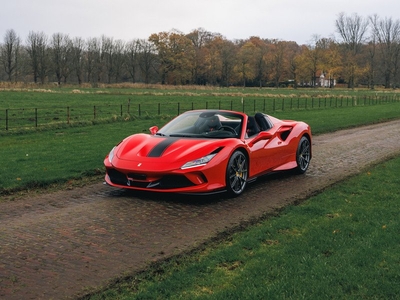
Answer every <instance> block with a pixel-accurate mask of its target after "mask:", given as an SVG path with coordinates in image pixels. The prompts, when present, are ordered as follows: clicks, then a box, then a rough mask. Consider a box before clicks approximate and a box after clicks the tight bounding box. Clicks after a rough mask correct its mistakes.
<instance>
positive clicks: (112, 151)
mask: <svg viewBox="0 0 400 300" xmlns="http://www.w3.org/2000/svg"><path fill="white" fill-rule="evenodd" d="M114 150H115V147H114V148H112V149H111V151H110V153H109V154H108V161H109V162H110V164H111V163H112V160H113V158H114Z"/></svg>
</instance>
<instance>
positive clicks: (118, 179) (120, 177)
mask: <svg viewBox="0 0 400 300" xmlns="http://www.w3.org/2000/svg"><path fill="white" fill-rule="evenodd" d="M107 174H108V176H109V177H110V180H111V182H112V183H115V184H119V185H126V182H127V181H128V179H127V178H126V175H125V174H124V173H122V172H119V171H117V170H115V169H107Z"/></svg>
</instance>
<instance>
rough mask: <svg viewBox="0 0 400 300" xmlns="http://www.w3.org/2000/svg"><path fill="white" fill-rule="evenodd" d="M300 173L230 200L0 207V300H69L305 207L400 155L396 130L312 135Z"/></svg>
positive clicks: (100, 195)
mask: <svg viewBox="0 0 400 300" xmlns="http://www.w3.org/2000/svg"><path fill="white" fill-rule="evenodd" d="M313 147H314V148H313V154H314V157H313V159H312V162H311V167H310V169H309V172H307V174H305V175H302V176H294V175H289V174H287V173H284V174H280V175H274V176H267V177H264V178H262V179H259V180H257V181H256V182H255V183H254V184H251V185H250V186H249V187H248V189H247V190H246V192H245V194H244V195H243V196H241V197H239V198H235V199H226V198H225V196H224V195H218V196H214V197H176V196H168V197H167V196H163V195H158V194H157V195H153V194H136V193H132V192H129V191H123V190H118V189H113V188H111V187H108V186H105V185H103V184H102V183H98V184H94V185H90V186H86V187H84V188H77V189H73V190H69V191H58V192H54V193H48V194H44V195H30V196H26V197H23V198H20V199H16V200H14V201H3V202H0V298H1V299H68V298H76V297H77V296H78V295H83V294H85V293H86V292H88V291H92V290H95V289H96V288H99V287H102V286H105V285H107V284H108V283H109V282H111V281H112V280H115V279H117V278H123V277H124V276H127V275H132V274H134V273H135V272H137V271H139V270H142V269H144V268H146V266H148V265H149V263H151V262H154V261H157V260H161V259H164V258H166V257H170V256H173V255H176V254H179V253H182V252H184V251H188V250H190V249H193V248H194V247H196V246H198V245H200V244H202V243H204V242H207V241H208V240H210V239H212V238H213V237H215V236H217V235H218V234H219V233H221V232H224V231H226V230H229V229H231V228H233V227H235V226H239V225H241V224H245V223H247V222H249V221H251V220H256V219H258V218H260V217H262V216H263V215H265V214H266V213H270V212H274V211H275V210H276V209H278V208H281V207H282V206H285V205H288V204H290V203H293V202H295V201H298V200H301V199H305V198H307V197H308V196H310V195H312V194H314V193H315V192H318V191H321V190H323V189H324V188H326V187H327V186H330V185H332V184H333V183H335V182H337V181H340V180H343V179H344V178H346V177H347V176H350V175H352V174H356V173H358V172H360V171H361V170H363V169H365V168H366V166H368V165H370V164H374V163H377V162H379V161H382V160H385V159H387V158H388V157H390V156H394V155H399V154H400V121H393V122H388V123H384V124H377V125H373V126H367V127H362V128H355V129H351V130H345V131H340V132H336V133H333V134H326V135H321V136H317V137H315V138H314V141H313Z"/></svg>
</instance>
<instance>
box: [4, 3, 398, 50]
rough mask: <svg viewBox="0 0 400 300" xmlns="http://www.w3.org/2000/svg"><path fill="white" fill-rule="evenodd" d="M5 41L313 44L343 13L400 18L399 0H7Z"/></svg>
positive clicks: (332, 29) (332, 28) (331, 29)
mask: <svg viewBox="0 0 400 300" xmlns="http://www.w3.org/2000/svg"><path fill="white" fill-rule="evenodd" d="M1 1H2V2H7V4H4V3H3V4H2V5H1V8H0V43H2V42H3V41H4V35H5V33H6V31H7V30H8V29H14V30H15V32H16V33H17V34H18V35H19V36H20V37H21V39H22V41H23V43H25V41H26V37H27V36H28V34H29V32H30V31H34V32H44V33H45V34H46V35H48V36H49V37H51V35H52V34H54V33H63V34H68V35H69V36H70V37H71V38H74V37H82V38H84V39H86V38H88V37H101V35H103V34H104V35H106V36H108V37H112V38H114V39H121V40H124V41H126V42H127V41H130V40H132V39H136V38H140V39H147V38H148V37H149V36H150V35H151V34H152V33H159V32H161V31H170V30H172V29H177V30H179V31H181V32H183V33H185V34H186V33H189V32H191V31H192V30H193V29H197V28H203V29H205V30H207V31H210V32H213V33H220V34H221V35H223V36H225V37H226V38H227V39H229V40H235V39H247V38H249V37H251V36H258V37H260V38H268V39H274V38H276V39H280V40H285V41H296V42H297V43H299V44H307V43H308V42H309V41H311V39H312V37H313V35H319V36H320V37H333V36H334V35H336V36H337V34H336V33H335V20H336V19H337V17H338V14H339V13H340V12H344V13H345V14H346V15H349V16H350V15H352V14H353V13H357V14H358V15H360V16H363V17H368V16H370V15H373V14H377V15H378V16H379V17H382V18H385V17H391V18H393V19H394V20H397V19H399V18H400V1H399V0H322V1H318V0H276V1H272V0H62V1H55V0H1Z"/></svg>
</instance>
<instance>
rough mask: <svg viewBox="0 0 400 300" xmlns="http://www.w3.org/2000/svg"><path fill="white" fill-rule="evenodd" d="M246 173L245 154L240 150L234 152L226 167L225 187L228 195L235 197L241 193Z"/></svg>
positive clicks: (246, 161) (247, 164)
mask: <svg viewBox="0 0 400 300" xmlns="http://www.w3.org/2000/svg"><path fill="white" fill-rule="evenodd" d="M248 175H249V163H248V160H247V157H246V155H245V154H244V153H243V152H242V151H236V152H234V153H233V154H232V156H231V157H230V159H229V162H228V166H227V168H226V188H227V191H228V193H229V195H230V196H233V197H236V196H239V195H240V194H241V193H243V191H244V189H245V187H246V183H247V177H248Z"/></svg>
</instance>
